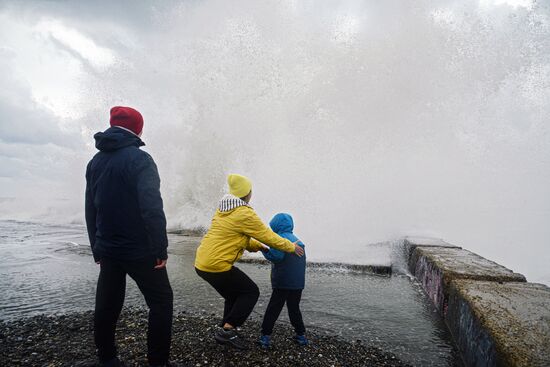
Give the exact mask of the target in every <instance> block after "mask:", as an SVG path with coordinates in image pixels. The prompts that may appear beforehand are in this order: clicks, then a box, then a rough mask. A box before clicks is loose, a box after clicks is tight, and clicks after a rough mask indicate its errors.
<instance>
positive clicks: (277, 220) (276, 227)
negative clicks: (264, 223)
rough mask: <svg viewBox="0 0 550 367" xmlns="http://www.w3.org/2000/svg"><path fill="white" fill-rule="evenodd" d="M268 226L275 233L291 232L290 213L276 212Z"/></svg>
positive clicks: (292, 225)
mask: <svg viewBox="0 0 550 367" xmlns="http://www.w3.org/2000/svg"><path fill="white" fill-rule="evenodd" d="M269 226H270V227H271V229H272V230H273V232H275V233H292V231H293V230H294V221H293V220H292V217H291V216H290V214H286V213H279V214H276V215H275V216H274V217H273V219H271V221H270V222H269Z"/></svg>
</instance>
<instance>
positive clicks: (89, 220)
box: [84, 162, 100, 262]
mask: <svg viewBox="0 0 550 367" xmlns="http://www.w3.org/2000/svg"><path fill="white" fill-rule="evenodd" d="M90 164H91V162H90V163H88V166H87V167H86V195H85V203H84V216H85V218H86V230H87V231H88V239H89V240H90V247H91V248H92V254H93V255H94V261H96V262H97V261H99V260H100V259H99V257H98V256H97V255H96V254H95V252H94V246H95V235H96V232H97V227H96V216H97V210H96V208H95V205H94V197H93V194H92V187H91V182H90Z"/></svg>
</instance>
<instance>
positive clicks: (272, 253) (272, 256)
mask: <svg viewBox="0 0 550 367" xmlns="http://www.w3.org/2000/svg"><path fill="white" fill-rule="evenodd" d="M262 255H264V257H265V258H266V259H267V260H269V261H271V262H272V263H280V262H281V261H283V259H284V258H285V253H284V252H282V251H279V250H275V249H274V248H270V249H269V251H267V252H262Z"/></svg>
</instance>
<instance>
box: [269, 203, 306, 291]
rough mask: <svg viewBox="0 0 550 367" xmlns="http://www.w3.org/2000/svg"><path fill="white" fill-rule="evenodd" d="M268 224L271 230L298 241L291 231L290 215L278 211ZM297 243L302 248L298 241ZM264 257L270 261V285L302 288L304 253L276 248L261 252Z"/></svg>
mask: <svg viewBox="0 0 550 367" xmlns="http://www.w3.org/2000/svg"><path fill="white" fill-rule="evenodd" d="M269 226H270V227H271V229H272V230H273V232H275V233H277V234H278V235H279V236H281V237H283V238H286V239H288V240H290V241H292V242H296V241H298V237H296V236H295V235H294V234H293V233H292V231H293V230H294V222H293V220H292V217H291V216H290V215H289V214H286V213H279V214H277V215H275V216H274V217H273V219H271V222H269ZM298 245H299V246H301V247H302V248H304V251H305V246H304V244H303V243H302V242H301V241H300V242H298ZM262 254H263V255H264V257H265V258H266V259H267V260H269V261H271V262H272V263H273V264H272V265H271V286H272V287H273V288H280V289H304V285H305V279H306V255H305V253H304V256H301V257H300V256H298V255H296V254H294V253H287V252H282V251H279V250H276V249H273V248H271V249H269V251H268V252H263V253H262Z"/></svg>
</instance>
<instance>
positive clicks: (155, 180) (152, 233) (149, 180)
mask: <svg viewBox="0 0 550 367" xmlns="http://www.w3.org/2000/svg"><path fill="white" fill-rule="evenodd" d="M136 176H137V177H136V182H137V186H136V188H137V196H138V203H139V208H140V211H141V217H142V219H143V222H144V223H145V230H146V231H147V233H148V234H149V238H150V239H151V244H150V245H151V253H152V255H153V256H155V257H156V258H157V259H161V260H165V259H167V258H168V253H167V251H166V249H167V248H168V237H167V235H166V217H165V216H164V210H163V203H162V197H161V196H160V177H159V174H158V170H157V165H156V164H155V162H154V161H153V158H151V156H150V155H149V154H147V153H145V154H143V156H142V157H140V159H139V160H138V161H137V164H136Z"/></svg>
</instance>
